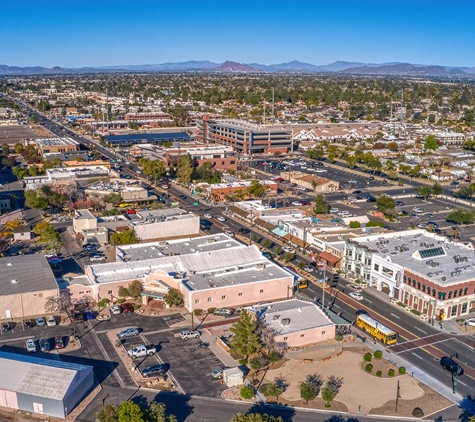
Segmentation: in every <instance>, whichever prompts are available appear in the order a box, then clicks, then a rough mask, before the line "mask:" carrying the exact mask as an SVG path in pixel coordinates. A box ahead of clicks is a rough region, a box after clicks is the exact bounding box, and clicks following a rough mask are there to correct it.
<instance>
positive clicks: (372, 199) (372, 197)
mask: <svg viewBox="0 0 475 422" xmlns="http://www.w3.org/2000/svg"><path fill="white" fill-rule="evenodd" d="M366 202H376V198H375V197H374V196H368V197H367V198H366Z"/></svg>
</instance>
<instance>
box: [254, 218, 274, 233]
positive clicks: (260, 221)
mask: <svg viewBox="0 0 475 422" xmlns="http://www.w3.org/2000/svg"><path fill="white" fill-rule="evenodd" d="M254 224H255V225H256V226H259V227H261V228H263V229H266V230H269V231H270V232H271V231H272V230H274V229H275V224H272V223H269V222H268V221H266V220H263V219H262V218H256V219H255V220H254Z"/></svg>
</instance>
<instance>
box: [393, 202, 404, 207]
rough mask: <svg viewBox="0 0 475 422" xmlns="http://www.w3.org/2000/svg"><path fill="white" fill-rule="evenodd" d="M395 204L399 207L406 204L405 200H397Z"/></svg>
mask: <svg viewBox="0 0 475 422" xmlns="http://www.w3.org/2000/svg"><path fill="white" fill-rule="evenodd" d="M395 204H396V205H397V206H399V207H402V206H403V205H404V202H402V201H396V202H395Z"/></svg>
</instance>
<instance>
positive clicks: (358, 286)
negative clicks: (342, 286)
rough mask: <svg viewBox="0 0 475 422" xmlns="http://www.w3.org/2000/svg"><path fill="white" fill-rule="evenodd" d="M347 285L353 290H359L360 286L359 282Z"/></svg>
mask: <svg viewBox="0 0 475 422" xmlns="http://www.w3.org/2000/svg"><path fill="white" fill-rule="evenodd" d="M347 287H348V288H349V289H350V290H352V291H354V292H361V287H360V285H359V284H348V286H347Z"/></svg>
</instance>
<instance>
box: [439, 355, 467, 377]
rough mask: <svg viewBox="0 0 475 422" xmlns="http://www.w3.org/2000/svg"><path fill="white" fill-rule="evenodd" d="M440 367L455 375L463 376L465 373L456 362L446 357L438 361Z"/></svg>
mask: <svg viewBox="0 0 475 422" xmlns="http://www.w3.org/2000/svg"><path fill="white" fill-rule="evenodd" d="M440 366H442V368H444V369H445V370H446V371H449V372H452V374H456V375H463V374H464V372H465V371H464V370H463V368H462V367H461V366H460V365H459V364H458V363H457V362H455V361H454V360H453V359H451V358H449V357H448V356H444V357H443V358H441V359H440Z"/></svg>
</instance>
